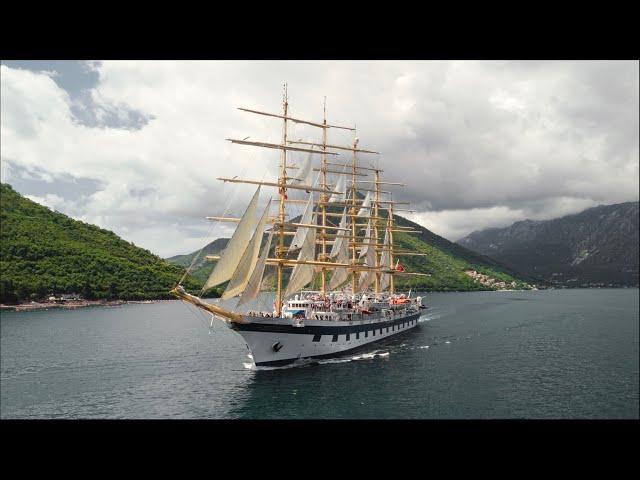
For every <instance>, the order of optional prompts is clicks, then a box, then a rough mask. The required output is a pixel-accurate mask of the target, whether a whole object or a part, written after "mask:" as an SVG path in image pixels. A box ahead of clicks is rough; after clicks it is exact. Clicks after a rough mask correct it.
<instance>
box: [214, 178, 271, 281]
mask: <svg viewBox="0 0 640 480" xmlns="http://www.w3.org/2000/svg"><path fill="white" fill-rule="evenodd" d="M259 196H260V187H258V189H257V190H256V193H254V194H253V198H252V199H251V202H249V206H248V207H247V210H246V211H245V212H244V215H243V216H242V218H241V219H240V223H238V227H237V228H236V231H235V232H233V235H232V236H231V240H229V243H228V244H227V248H225V249H224V251H223V252H222V255H221V257H220V260H218V263H216V266H215V267H214V269H213V272H211V275H210V276H209V278H208V279H207V282H206V283H205V284H204V287H202V288H203V290H206V289H208V288H211V287H215V286H216V285H220V284H221V283H224V282H226V281H227V280H229V279H230V278H231V276H232V275H233V272H235V270H236V267H237V266H238V264H239V263H240V260H241V259H242V255H243V254H244V251H245V250H246V249H247V245H248V244H249V241H250V240H251V228H252V227H253V224H254V223H255V221H256V206H257V204H258V197H259Z"/></svg>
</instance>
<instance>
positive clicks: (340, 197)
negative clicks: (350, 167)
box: [329, 165, 347, 203]
mask: <svg viewBox="0 0 640 480" xmlns="http://www.w3.org/2000/svg"><path fill="white" fill-rule="evenodd" d="M346 169H347V166H346V165H345V166H344V167H342V173H341V174H340V175H338V181H337V182H336V187H335V190H336V191H337V192H341V193H333V194H331V198H329V203H334V202H344V201H345V199H346V198H347V192H346V187H347V177H346V175H345V172H346Z"/></svg>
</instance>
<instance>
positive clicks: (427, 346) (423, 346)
mask: <svg viewBox="0 0 640 480" xmlns="http://www.w3.org/2000/svg"><path fill="white" fill-rule="evenodd" d="M418 348H429V345H422V346H421V347H418Z"/></svg>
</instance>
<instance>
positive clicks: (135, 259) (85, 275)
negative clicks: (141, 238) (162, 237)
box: [0, 184, 197, 303]
mask: <svg viewBox="0 0 640 480" xmlns="http://www.w3.org/2000/svg"><path fill="white" fill-rule="evenodd" d="M0 221H1V224H0V302H2V303H14V302H17V301H19V300H27V299H40V298H43V297H46V296H48V295H49V294H51V293H72V292H73V293H80V294H81V295H82V296H83V297H84V298H86V299H103V298H105V299H106V298H112V299H125V300H127V299H155V298H172V297H170V296H169V295H168V291H169V290H170V289H171V288H172V287H174V286H175V284H176V282H177V281H178V280H179V279H180V277H181V276H182V273H183V272H184V268H183V267H181V266H179V265H175V264H172V263H170V262H167V261H166V260H163V259H162V258H160V257H158V256H157V255H154V254H153V253H151V252H150V251H148V250H145V249H143V248H139V247H136V246H135V245H134V244H133V243H130V242H127V241H125V240H123V239H121V238H120V237H118V236H117V235H116V234H115V233H113V232H110V231H108V230H104V229H102V228H99V227H96V226H95V225H90V224H87V223H84V222H80V221H78V220H73V219H71V218H69V217H68V216H66V215H63V214H62V213H58V212H54V211H51V210H50V209H48V208H47V207H44V206H42V205H39V204H37V203H35V202H33V201H31V200H29V199H27V198H24V197H22V196H21V195H20V194H19V193H17V192H16V191H14V190H13V189H12V188H11V186H9V185H7V184H1V190H0ZM185 287H187V288H192V289H195V288H197V285H196V283H194V281H193V279H191V278H188V279H187V281H186V282H185Z"/></svg>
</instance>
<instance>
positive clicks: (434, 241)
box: [168, 209, 536, 291]
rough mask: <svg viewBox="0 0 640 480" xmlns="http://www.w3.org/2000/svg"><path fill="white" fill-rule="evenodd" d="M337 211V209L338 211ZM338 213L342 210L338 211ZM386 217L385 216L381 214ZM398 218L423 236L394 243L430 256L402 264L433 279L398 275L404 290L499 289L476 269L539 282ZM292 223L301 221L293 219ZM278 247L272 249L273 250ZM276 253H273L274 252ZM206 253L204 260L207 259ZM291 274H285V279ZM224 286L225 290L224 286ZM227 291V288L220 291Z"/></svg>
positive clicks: (212, 248)
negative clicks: (477, 278) (472, 275)
mask: <svg viewBox="0 0 640 480" xmlns="http://www.w3.org/2000/svg"><path fill="white" fill-rule="evenodd" d="M334 210H335V209H334ZM335 211H336V212H337V211H338V210H335ZM380 215H381V216H385V214H384V213H382V212H381V213H380ZM394 219H395V221H396V224H397V225H401V226H410V227H413V228H414V229H415V230H419V231H420V233H413V234H410V233H395V234H394V243H395V245H396V246H397V247H398V248H399V249H403V250H410V251H412V252H416V253H426V254H427V256H425V257H423V256H400V257H398V258H399V259H400V263H401V264H402V265H403V266H404V268H405V270H406V271H408V272H419V273H428V274H429V275H430V276H408V275H397V276H396V286H397V287H398V288H400V289H409V288H413V289H414V290H428V291H470V290H494V289H495V287H492V286H487V285H483V284H482V283H479V282H476V281H474V280H473V279H472V278H470V277H469V276H468V275H466V274H465V273H464V272H465V271H466V270H475V271H476V272H478V273H481V274H484V275H487V276H489V277H491V278H493V279H495V280H496V281H503V282H508V283H511V282H515V285H516V286H515V288H518V289H527V288H531V287H530V284H533V283H536V279H534V278H531V277H527V276H523V275H520V274H519V273H517V272H515V271H513V270H512V269H510V268H509V267H507V266H505V265H503V264H500V263H499V262H497V261H495V260H493V259H491V258H489V257H486V256H484V255H481V254H478V253H476V252H473V251H471V250H468V249H466V248H464V247H462V246H460V245H458V244H456V243H453V242H450V241H449V240H447V239H445V238H443V237H440V236H438V235H436V234H434V233H433V232H431V231H430V230H428V229H426V228H424V227H422V226H421V225H418V224H417V223H414V222H411V221H410V220H407V219H406V218H403V217H400V216H397V215H395V216H394ZM292 221H298V219H293V220H292ZM226 241H227V239H217V240H215V241H214V242H211V243H210V244H208V245H207V246H206V247H205V250H206V251H207V254H214V253H219V252H220V250H221V249H222V247H223V246H224V245H226ZM290 241H291V237H287V238H285V244H287V245H288V243H289V242H290ZM273 248H274V247H273V246H272V249H273ZM197 253H198V252H193V253H190V254H188V255H181V256H177V257H172V258H169V259H168V260H169V261H173V262H176V263H178V261H181V260H182V261H184V260H183V259H187V258H188V259H189V261H191V259H192V258H193V257H194V256H195V255H196V254H197ZM272 254H273V252H272ZM204 255H205V253H204V252H203V254H202V255H201V257H200V259H201V260H202V259H204ZM214 264H215V262H207V261H199V262H198V264H197V265H196V266H194V268H193V270H192V272H191V274H192V276H193V277H194V278H195V279H197V280H198V281H199V282H201V285H202V284H204V282H205V281H206V279H207V277H208V276H209V274H210V273H211V271H212V270H213V266H214ZM274 271H275V267H267V269H266V270H265V277H267V278H266V279H265V284H268V285H271V284H274V281H275V279H274V276H273V275H269V274H272V273H273V272H274ZM286 277H287V274H285V279H286ZM318 285H319V282H315V283H314V285H312V287H313V288H316V287H318ZM221 287H224V285H222V286H221ZM220 290H223V288H220Z"/></svg>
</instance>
